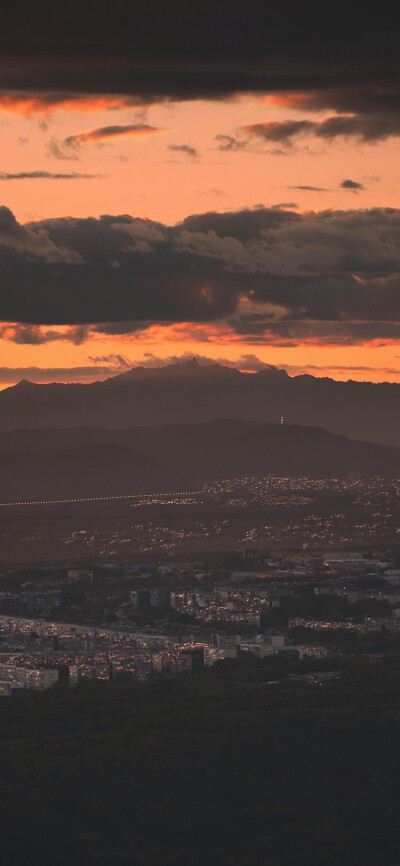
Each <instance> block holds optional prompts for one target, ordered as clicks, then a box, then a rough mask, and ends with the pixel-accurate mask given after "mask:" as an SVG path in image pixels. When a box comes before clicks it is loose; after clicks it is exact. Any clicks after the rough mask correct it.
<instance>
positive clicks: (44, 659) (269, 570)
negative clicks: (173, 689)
mask: <svg viewBox="0 0 400 866" xmlns="http://www.w3.org/2000/svg"><path fill="white" fill-rule="evenodd" d="M233 563H234V564H235V566H236V567H235V568H233ZM232 569H233V570H232ZM2 584H3V587H4V586H5V585H8V586H12V585H14V586H15V588H16V589H17V588H18V589H19V591H18V592H17V591H15V590H14V591H11V590H9V591H8V592H7V591H3V592H2V593H1V594H0V641H1V644H0V646H1V650H0V655H1V664H0V695H3V696H13V695H16V694H19V693H20V692H21V691H23V690H24V689H39V690H42V689H47V688H49V687H51V686H54V685H55V684H56V683H57V684H59V685H62V684H63V685H64V686H66V685H69V686H72V685H76V684H77V683H78V682H79V681H80V680H101V681H110V680H114V681H118V680H119V679H120V678H121V677H122V678H123V679H124V680H125V681H132V680H137V681H139V682H144V681H146V680H149V679H150V678H151V677H154V676H160V675H165V676H167V677H171V676H174V675H177V674H180V673H187V674H188V673H191V672H192V671H193V670H195V671H196V670H198V669H199V668H201V667H204V666H205V667H207V666H210V665H213V664H214V663H215V662H217V661H221V660H223V659H228V658H229V659H232V658H237V657H238V655H242V654H244V653H249V654H251V655H254V656H255V657H257V658H259V659H264V658H267V657H270V656H280V657H282V658H285V659H286V660H287V661H288V664H290V660H292V661H294V662H295V665H294V667H295V670H297V662H298V661H303V660H306V661H307V662H311V660H312V665H313V666H314V668H315V670H314V672H313V677H314V678H315V674H316V672H318V665H319V663H320V659H324V667H323V671H322V673H323V674H324V676H325V673H324V671H325V670H326V662H327V660H328V659H329V660H330V661H331V662H332V664H333V665H334V670H335V671H336V674H335V675H336V676H339V673H338V664H339V665H340V661H341V659H343V658H344V659H345V660H346V661H345V664H348V660H349V657H350V658H351V657H354V656H356V655H357V653H359V652H360V648H359V645H358V643H357V640H356V638H358V637H362V636H366V635H368V634H372V635H373V634H374V633H378V634H379V635H382V634H387V635H389V636H390V635H393V636H394V637H396V636H398V637H399V638H400V546H398V547H397V549H392V550H390V551H383V550H382V551H378V550H368V551H361V552H360V551H358V552H347V553H343V552H341V551H339V552H337V551H336V552H332V553H322V552H321V551H320V552H318V553H314V552H310V551H307V550H304V551H303V552H299V551H296V552H294V551H292V552H290V553H285V554H283V555H282V554H280V553H274V554H273V555H269V556H264V555H263V554H260V553H258V552H257V551H255V550H254V549H251V548H246V549H243V550H242V551H238V552H236V554H234V555H233V556H232V555H231V556H230V557H226V556H225V557H218V558H216V557H215V556H214V557H211V558H209V559H207V560H203V561H197V562H196V561H192V562H181V563H160V562H159V563H157V562H155V563H149V562H145V561H144V562H141V563H136V564H132V563H130V564H129V565H127V566H123V567H121V566H117V565H114V566H110V565H105V566H103V567H101V566H98V565H95V564H93V566H92V567H73V568H65V567H61V568H60V567H51V566H50V567H49V566H48V567H46V568H45V569H44V568H43V569H37V570H36V571H35V572H34V573H30V572H29V570H21V571H18V570H14V569H13V570H12V571H8V572H7V571H6V572H3V574H2ZM131 586H134V587H135V588H134V589H131V588H130V587H131ZM107 593H109V594H107ZM74 616H75V618H76V621H75V622H73V621H72V619H73V617H74ZM235 629H237V631H235ZM338 632H350V633H351V634H352V635H353V636H354V639H355V640H354V642H353V645H352V646H351V645H350V644H348V643H347V644H346V645H345V646H343V645H341V642H340V639H339V638H338ZM321 639H322V643H320V641H321ZM360 645H361V646H362V641H361V644H360ZM364 654H365V653H364ZM367 655H368V653H367ZM291 675H294V672H293V673H292V674H287V675H286V677H287V676H291ZM304 676H305V677H306V678H307V676H308V677H309V676H310V675H309V673H308V674H305V675H304ZM275 684H276V683H275Z"/></svg>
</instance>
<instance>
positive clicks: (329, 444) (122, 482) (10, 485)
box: [0, 420, 400, 501]
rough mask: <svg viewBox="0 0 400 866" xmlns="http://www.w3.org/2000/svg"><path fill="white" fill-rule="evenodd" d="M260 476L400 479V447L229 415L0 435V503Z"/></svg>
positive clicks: (182, 487) (169, 488) (152, 489)
mask: <svg viewBox="0 0 400 866" xmlns="http://www.w3.org/2000/svg"><path fill="white" fill-rule="evenodd" d="M267 474H275V475H280V476H286V477H287V476H307V477H311V478H321V477H345V476H348V475H368V476H371V475H382V476H385V477H400V448H396V447H391V446H385V445H374V444H372V443H367V442H360V441H354V440H351V439H348V438H346V437H344V436H340V435H337V434H333V433H330V432H328V431H326V430H323V429H321V428H319V427H304V426H298V425H288V424H283V425H282V424H262V423H260V422H250V421H238V420H218V421H211V422H203V423H200V424H187V425H185V424H177V425H173V424H170V425H166V426H160V427H156V426H151V427H144V426H143V427H135V428H132V429H130V430H112V429H108V428H103V429H95V428H72V429H66V428H64V429H45V430H16V431H13V432H11V433H2V434H0V500H1V501H6V500H10V499H13V500H16V499H21V498H24V497H26V498H30V499H32V498H34V499H36V498H37V499H39V498H61V499H62V498H66V497H73V496H79V497H82V496H107V495H114V496H117V495H122V494H129V493H135V492H158V491H160V492H161V491H173V490H185V489H194V488H196V487H198V486H200V485H202V484H203V483H204V482H207V481H211V480H217V479H223V478H235V477H243V476H250V475H267Z"/></svg>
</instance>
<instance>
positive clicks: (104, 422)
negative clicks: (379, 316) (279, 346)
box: [0, 361, 400, 445]
mask: <svg viewBox="0 0 400 866" xmlns="http://www.w3.org/2000/svg"><path fill="white" fill-rule="evenodd" d="M399 398H400V384H390V383H381V384H372V383H371V382H353V381H349V382H337V381H335V380H333V379H328V378H326V379H320V378H315V377H313V376H294V377H291V376H288V374H287V373H286V372H285V371H284V370H278V369H276V368H275V367H270V368H268V369H266V370H262V371H260V372H258V373H254V374H245V373H241V372H240V371H239V370H234V369H230V368H228V367H223V366H220V365H218V364H215V365H213V366H201V365H199V364H198V363H196V362H194V361H193V362H192V361H189V362H186V363H181V364H174V365H171V366H169V367H161V368H157V369H145V368H141V367H137V368H134V369H133V370H131V371H129V372H127V373H123V374H121V375H119V376H114V377H112V378H110V379H107V380H106V381H104V382H93V383H91V384H87V385H82V384H69V385H61V384H49V385H35V384H32V383H30V382H26V381H23V382H20V383H19V384H18V385H16V386H15V387H11V388H6V389H5V390H4V391H2V392H1V393H0V430H13V429H16V428H22V427H25V428H28V429H32V428H46V427H58V428H62V427H99V428H101V427H110V428H131V427H135V426H138V425H139V424H141V425H145V426H148V425H156V426H157V425H161V424H176V423H184V424H193V423H198V422H201V421H210V420H212V419H213V418H225V419H229V418H238V419H240V420H251V421H259V422H263V423H277V422H278V421H279V418H280V416H281V415H284V416H285V419H286V420H287V422H288V423H290V424H300V425H306V426H321V427H323V428H325V429H327V430H330V431H331V432H333V433H341V434H343V435H345V436H350V437H351V438H353V439H360V440H364V441H370V442H384V443H387V444H391V445H400V399H399Z"/></svg>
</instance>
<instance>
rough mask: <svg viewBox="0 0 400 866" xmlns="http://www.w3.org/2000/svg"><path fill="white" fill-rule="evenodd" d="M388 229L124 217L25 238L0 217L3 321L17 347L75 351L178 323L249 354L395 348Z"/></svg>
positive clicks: (399, 262)
mask: <svg viewBox="0 0 400 866" xmlns="http://www.w3.org/2000/svg"><path fill="white" fill-rule="evenodd" d="M399 229H400V210H396V209H392V208H374V209H371V210H348V211H322V212H316V213H313V212H311V213H305V214H299V213H296V212H293V211H289V210H285V209H283V208H269V209H268V208H257V209H255V210H242V211H236V212H228V213H217V212H209V213H205V214H199V215H196V214H194V215H192V216H189V217H187V218H186V219H185V220H183V222H181V223H179V224H177V225H175V226H167V225H164V224H162V223H159V222H154V221H151V220H144V219H139V218H135V217H131V216H127V215H122V216H111V215H105V216H102V217H100V218H99V219H94V218H88V219H72V218H68V219H66V218H64V219H48V220H42V221H40V222H37V223H28V224H26V225H22V224H19V223H18V222H17V220H16V219H15V217H14V216H13V214H12V213H11V211H9V210H8V209H7V208H5V207H3V208H0V311H1V320H2V321H3V322H4V323H20V325H19V330H18V329H17V330H16V331H15V337H14V339H16V340H18V339H19V335H20V334H21V333H22V336H23V339H24V340H25V341H29V340H31V341H35V340H36V341H39V340H41V339H43V341H47V340H51V339H65V338H66V337H65V336H63V337H60V336H55V335H56V334H58V333H59V332H57V331H54V332H52V331H51V327H52V326H53V327H54V326H69V327H70V328H72V331H70V337H71V339H74V340H77V341H79V340H80V339H85V335H87V333H88V331H87V329H89V328H92V329H93V328H94V329H95V330H96V331H97V332H99V333H103V334H124V333H126V334H128V333H132V334H135V333H140V332H143V331H144V330H146V329H148V328H151V327H153V326H156V325H157V326H164V327H166V326H181V325H184V323H193V325H195V326H199V327H200V326H201V327H203V326H204V329H203V332H204V334H205V337H204V338H205V339H207V329H208V333H211V331H212V328H214V329H216V331H217V332H218V329H219V330H223V331H224V332H225V333H227V334H230V335H231V336H232V339H236V338H237V339H239V338H240V339H241V340H243V341H244V340H247V341H248V342H255V343H256V342H263V341H264V342H265V341H272V342H279V343H280V344H281V345H292V344H295V343H297V342H306V341H322V342H328V343H329V342H331V343H334V344H336V343H338V344H341V343H344V344H346V343H351V342H369V341H374V340H375V341H385V340H397V339H398V338H399V336H400V248H399V243H398V237H399ZM41 326H45V327H47V328H50V330H49V331H44V332H43V328H41ZM5 327H7V326H6V325H5ZM21 329H22V331H21ZM29 329H30V330H29ZM37 329H39V331H38V330H37ZM76 329H78V330H76ZM85 329H86V330H85ZM7 333H11V339H13V337H12V331H11V332H10V331H8V332H7ZM43 333H44V334H45V337H43ZM46 335H47V336H46ZM27 338H28V339H27Z"/></svg>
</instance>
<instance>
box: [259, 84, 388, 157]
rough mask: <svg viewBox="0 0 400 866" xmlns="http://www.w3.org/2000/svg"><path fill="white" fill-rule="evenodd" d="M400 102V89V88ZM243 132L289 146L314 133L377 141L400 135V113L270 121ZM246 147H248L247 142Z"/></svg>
mask: <svg viewBox="0 0 400 866" xmlns="http://www.w3.org/2000/svg"><path fill="white" fill-rule="evenodd" d="M399 102H400V91H399ZM242 132H243V133H244V134H245V135H248V136H249V137H250V138H259V139H262V140H264V141H271V142H281V143H282V144H284V145H285V146H286V147H290V146H291V145H292V142H293V139H296V138H299V137H301V136H307V135H313V136H316V137H317V138H322V139H326V140H333V139H335V138H338V137H339V136H343V137H345V138H356V139H359V140H360V141H362V142H372V143H373V142H376V141H379V140H384V139H387V138H390V137H391V136H395V135H400V110H399V116H398V117H397V116H390V117H386V116H385V115H380V116H379V115H361V114H360V115H357V114H352V115H332V116H331V117H327V118H325V120H321V121H314V120H282V121H275V120H268V121H265V122H261V123H252V124H248V125H247V126H243V127H242ZM242 146H245V145H244V144H243V145H242Z"/></svg>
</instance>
